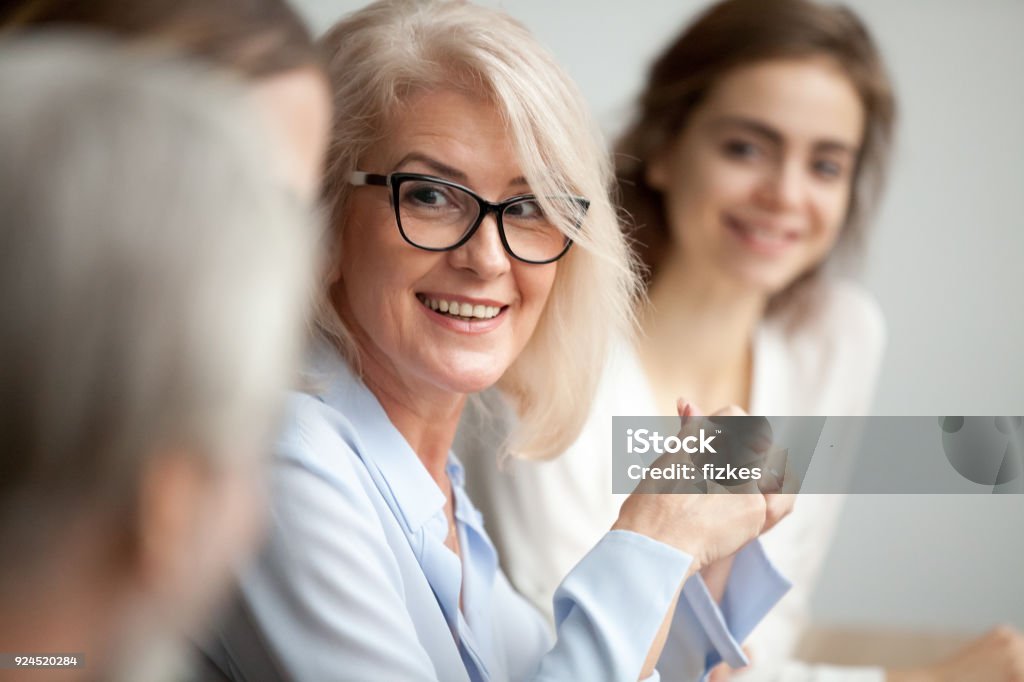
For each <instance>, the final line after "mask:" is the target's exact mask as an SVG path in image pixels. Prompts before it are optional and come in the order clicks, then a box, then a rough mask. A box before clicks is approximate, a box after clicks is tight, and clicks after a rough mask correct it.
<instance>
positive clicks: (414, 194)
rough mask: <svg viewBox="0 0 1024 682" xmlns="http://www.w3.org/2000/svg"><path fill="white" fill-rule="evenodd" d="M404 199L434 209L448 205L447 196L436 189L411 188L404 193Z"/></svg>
mask: <svg viewBox="0 0 1024 682" xmlns="http://www.w3.org/2000/svg"><path fill="white" fill-rule="evenodd" d="M405 199H406V201H410V200H411V201H412V202H414V203H416V204H418V205H420V206H431V207H435V208H441V207H443V206H447V205H448V204H449V203H450V202H449V201H448V196H447V195H446V194H445V192H444V191H443V190H441V189H440V188H438V187H413V188H411V189H410V190H409V191H408V192H407V193H406V195H405Z"/></svg>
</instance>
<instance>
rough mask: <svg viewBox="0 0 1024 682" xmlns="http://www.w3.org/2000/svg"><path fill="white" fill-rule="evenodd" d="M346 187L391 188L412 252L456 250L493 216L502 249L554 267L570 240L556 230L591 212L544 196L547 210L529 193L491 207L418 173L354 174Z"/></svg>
mask: <svg viewBox="0 0 1024 682" xmlns="http://www.w3.org/2000/svg"><path fill="white" fill-rule="evenodd" d="M349 183H351V184H352V185H356V186H363V185H375V186H379V187H390V188H391V204H392V206H393V207H394V209H395V220H396V222H397V223H398V231H399V232H401V234H402V238H403V239H405V241H406V242H408V243H409V244H411V245H412V246H415V247H416V248H419V249H424V250H426V251H451V250H452V249H457V248H459V247H460V246H462V245H463V244H465V243H466V242H468V241H469V240H470V239H472V238H473V235H474V234H475V233H476V231H477V230H478V229H479V228H480V225H482V224H483V222H484V218H486V217H487V215H488V214H489V213H494V215H495V216H496V217H497V222H498V235H499V236H500V237H501V244H502V246H504V247H505V251H506V252H507V253H508V254H509V255H510V256H512V257H513V258H515V259H516V260H520V261H523V262H524V263H533V264H535V265H543V264H544V263H552V262H554V261H556V260H558V259H559V258H561V257H562V256H564V255H565V254H566V252H567V251H568V250H569V247H570V246H572V239H571V238H570V237H568V236H566V234H565V233H564V232H563V231H562V230H561V229H559V227H558V226H559V225H572V226H574V227H576V228H578V227H579V225H580V223H581V222H582V220H583V217H584V216H585V215H586V213H587V209H588V208H590V202H589V201H587V200H586V199H584V198H582V197H574V196H564V197H562V196H558V197H546V198H545V201H544V202H543V203H544V204H546V205H547V209H545V207H544V206H542V204H541V200H540V199H538V198H537V197H536V196H535V195H533V194H522V195H520V196H515V197H511V198H510V199H506V200H505V201H502V202H499V203H492V202H490V201H487V200H486V199H484V198H483V197H481V196H480V195H478V194H477V193H476V192H474V191H473V190H471V189H469V188H468V187H463V186H462V185H459V184H457V183H454V182H451V181H449V180H444V179H441V178H435V177H433V176H431V175H421V174H419V173H390V174H388V175H377V174H374V173H364V172H362V171H356V172H354V173H352V176H351V177H350V178H349ZM552 212H553V213H552Z"/></svg>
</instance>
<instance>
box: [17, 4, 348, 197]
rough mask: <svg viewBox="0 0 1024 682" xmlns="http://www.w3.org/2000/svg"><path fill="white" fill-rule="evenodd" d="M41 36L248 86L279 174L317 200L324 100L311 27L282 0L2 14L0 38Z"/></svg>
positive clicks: (24, 9)
mask: <svg viewBox="0 0 1024 682" xmlns="http://www.w3.org/2000/svg"><path fill="white" fill-rule="evenodd" d="M42 31H47V32H56V31H60V32H67V31H90V32H95V33H102V34H105V35H108V36H111V37H113V38H115V39H117V40H123V41H126V42H127V43H128V44H129V45H130V46H131V47H132V48H133V49H145V50H149V51H164V50H166V51H170V52H173V53H182V54H185V55H188V56H191V57H194V58H197V59H199V60H202V61H204V62H206V63H207V64H210V65H213V66H215V67H219V68H222V69H225V70H227V71H230V72H231V73H233V74H234V75H235V76H236V77H240V78H242V79H245V80H248V81H250V83H251V84H252V88H253V95H254V98H255V99H256V100H257V102H258V105H259V107H260V109H261V110H262V111H263V112H264V113H265V115H266V116H267V118H268V121H269V124H270V126H271V128H272V129H273V130H274V131H275V132H277V133H278V137H279V140H278V142H279V145H278V146H279V147H281V155H282V163H283V167H282V169H281V172H282V173H283V174H285V175H286V176H287V177H288V178H289V179H290V180H291V181H292V182H293V183H294V185H295V188H296V190H297V191H299V192H301V193H302V194H303V195H305V196H307V197H313V196H315V195H316V192H317V190H318V188H319V182H320V175H321V171H322V164H323V152H324V148H325V145H326V136H327V126H328V121H329V118H330V100H329V96H328V91H327V82H326V78H325V75H324V71H323V68H322V65H321V61H320V59H319V57H318V55H317V51H316V49H315V47H314V44H313V39H312V36H311V35H310V32H309V29H308V28H307V27H306V26H305V24H303V22H302V20H301V18H300V17H299V16H298V15H297V14H296V13H295V11H294V10H293V9H292V8H291V7H290V6H289V5H288V3H287V2H285V1H284V0H132V1H131V2H123V1H121V0H22V1H17V2H11V3H8V5H7V6H6V7H5V8H0V34H26V33H40V32H42Z"/></svg>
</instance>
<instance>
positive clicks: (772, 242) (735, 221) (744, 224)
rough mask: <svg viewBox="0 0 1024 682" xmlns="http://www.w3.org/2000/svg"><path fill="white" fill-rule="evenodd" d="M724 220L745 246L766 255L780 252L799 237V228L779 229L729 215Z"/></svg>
mask: <svg viewBox="0 0 1024 682" xmlns="http://www.w3.org/2000/svg"><path fill="white" fill-rule="evenodd" d="M724 222H725V225H726V227H728V228H729V231H730V232H731V233H732V234H733V235H735V236H737V237H738V238H739V239H740V241H741V242H742V243H743V244H744V245H745V246H747V247H748V248H750V249H751V250H753V251H756V252H758V253H763V254H766V255H775V254H778V253H781V252H782V251H784V250H786V249H787V248H788V247H790V246H792V245H793V244H795V243H796V242H797V241H798V240H799V239H800V231H799V230H788V229H785V228H781V229H780V228H776V227H773V226H769V225H765V224H763V223H759V222H757V221H746V220H740V219H739V218H736V217H735V216H731V215H726V216H725V220H724Z"/></svg>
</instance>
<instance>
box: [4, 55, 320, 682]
mask: <svg viewBox="0 0 1024 682" xmlns="http://www.w3.org/2000/svg"><path fill="white" fill-rule="evenodd" d="M253 109H254V107H253V106H252V101H251V97H249V96H248V95H246V94H245V92H244V90H243V88H242V87H241V86H237V85H235V84H234V83H231V82H228V81H226V80H224V77H223V76H220V77H215V76H214V75H213V74H212V73H209V72H205V71H203V70H202V69H200V68H199V67H198V66H195V65H185V64H181V63H172V62H170V61H169V60H167V59H159V60H158V59H156V58H142V57H140V55H138V54H126V53H121V52H118V51H116V50H114V49H112V48H110V47H108V46H106V45H104V44H100V43H93V42H90V43H82V42H71V41H69V40H67V39H58V38H52V37H51V38H48V39H46V40H35V41H33V42H32V43H31V44H29V43H28V42H27V41H13V42H9V43H7V44H5V45H0V139H2V140H3V148H4V153H3V154H0V244H2V247H0V289H2V290H3V292H4V293H3V295H4V300H3V304H2V307H0V394H2V409H0V442H3V444H4V445H3V447H4V453H3V456H2V458H0V546H2V547H4V548H5V551H4V552H3V554H2V555H0V602H2V603H3V609H2V611H0V614H2V615H0V642H2V643H3V648H4V649H5V650H7V651H24V652H39V651H61V652H78V653H84V654H85V655H86V660H87V664H86V665H87V668H86V670H87V671H88V677H89V678H90V679H99V678H107V677H112V676H115V675H116V674H117V673H116V671H118V670H120V669H123V667H124V665H126V664H127V661H128V660H129V659H131V658H132V656H133V655H135V654H138V653H139V652H142V651H144V650H145V647H143V646H142V643H143V642H145V641H154V640H156V639H159V638H158V637H154V635H156V634H164V633H179V632H184V631H188V630H189V629H191V628H192V627H194V625H195V624H196V622H197V618H198V617H199V615H200V614H202V613H203V612H204V610H205V608H204V605H205V604H206V603H207V602H208V601H209V600H210V599H209V598H210V597H211V596H212V595H214V594H215V593H216V592H217V591H219V589H220V588H221V587H222V586H223V584H224V583H225V582H226V576H227V575H228V573H229V568H230V566H231V565H232V564H233V563H234V562H235V561H236V560H237V559H239V558H240V557H241V556H243V555H244V553H245V551H246V550H248V549H249V547H250V546H251V545H252V543H253V541H254V539H255V537H256V531H257V530H258V528H259V521H260V515H259V513H258V510H259V509H260V505H259V502H260V496H261V494H262V479H261V477H262V469H263V453H262V450H263V448H264V446H265V439H266V438H267V437H268V436H269V435H270V434H271V433H272V431H273V429H274V427H275V426H276V423H275V421H276V419H275V418H276V413H277V410H278V399H279V395H280V394H282V390H283V388H284V387H285V385H286V384H287V382H288V381H289V379H290V377H291V375H292V371H293V369H294V363H295V361H296V358H297V355H298V352H299V345H300V343H301V342H300V339H301V337H302V332H303V329H302V323H303V320H304V315H305V312H306V308H307V303H308V300H307V299H308V295H309V290H310V284H311V282H312V280H313V278H314V270H315V268H314V267H313V265H314V264H313V262H312V253H313V248H314V242H315V240H316V235H315V232H316V230H315V229H314V224H313V221H312V220H311V218H310V215H311V214H310V212H309V211H308V207H307V206H306V205H305V204H304V202H303V201H301V200H300V199H299V198H298V197H297V196H296V191H295V188H294V187H289V186H288V183H287V182H285V181H283V180H282V178H281V176H280V173H279V172H277V171H276V170H275V169H276V168H277V167H278V158H277V155H276V154H272V153H271V150H276V147H275V146H274V145H267V144H266V139H265V138H266V133H265V130H264V127H265V126H264V125H262V123H264V122H263V121H262V120H258V118H259V117H258V116H257V115H256V114H255V113H253V112H252V110H253ZM83 672H84V671H83ZM62 679H72V678H71V677H70V676H66V677H62ZM136 679H141V678H138V677H137V678H136ZM146 679H152V678H148V677H147V678H146Z"/></svg>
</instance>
